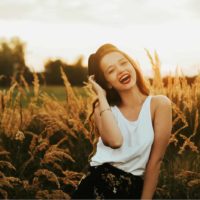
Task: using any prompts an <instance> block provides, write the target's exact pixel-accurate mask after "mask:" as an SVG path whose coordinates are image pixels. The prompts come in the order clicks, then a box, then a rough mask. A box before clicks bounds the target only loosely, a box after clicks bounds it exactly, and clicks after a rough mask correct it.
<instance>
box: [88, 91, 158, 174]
mask: <svg viewBox="0 0 200 200" xmlns="http://www.w3.org/2000/svg"><path fill="white" fill-rule="evenodd" d="M151 97H152V96H150V95H149V96H148V97H147V98H146V99H145V101H144V103H143V105H142V108H141V110H140V113H139V116H138V119H137V120H136V121H129V120H128V119H126V118H125V116H124V115H123V114H122V112H121V111H120V110H119V108H118V107H117V106H111V111H112V113H113V114H114V117H115V119H116V121H117V124H118V126H119V129H120V131H121V133H122V135H123V144H122V146H121V147H120V148H118V149H112V148H111V147H108V146H105V145H104V144H103V142H102V140H101V137H99V140H98V143H97V150H96V153H95V155H93V157H92V158H91V160H90V166H97V165H101V164H103V163H105V162H108V163H110V164H111V165H113V166H115V167H117V168H119V169H122V170H124V171H126V172H130V173H132V174H133V175H139V176H140V175H144V171H145V168H146V164H147V161H148V159H149V155H150V151H151V146H152V143H153V140H154V130H153V126H152V120H151V111H150V102H151Z"/></svg>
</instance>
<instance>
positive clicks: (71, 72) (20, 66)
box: [0, 37, 195, 87]
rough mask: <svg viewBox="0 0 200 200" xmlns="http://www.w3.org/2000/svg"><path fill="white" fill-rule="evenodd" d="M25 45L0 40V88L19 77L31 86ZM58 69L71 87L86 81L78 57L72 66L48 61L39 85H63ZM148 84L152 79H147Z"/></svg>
mask: <svg viewBox="0 0 200 200" xmlns="http://www.w3.org/2000/svg"><path fill="white" fill-rule="evenodd" d="M25 47H26V44H25V43H24V42H23V41H21V39H20V38H18V37H13V38H11V39H10V40H6V39H3V38H2V39H0V86H1V87H6V86H10V85H11V84H12V83H13V82H14V81H17V82H18V83H19V84H20V83H21V81H22V79H21V77H22V76H23V78H25V80H26V81H27V82H28V83H29V84H30V85H31V84H32V81H33V73H32V72H31V71H30V68H29V66H27V64H26V62H25ZM60 67H62V68H63V70H64V72H65V73H66V75H67V77H68V80H69V82H70V83H71V85H72V86H82V85H83V83H84V82H86V81H87V76H88V72H87V67H85V66H84V65H83V57H82V56H80V57H79V58H78V59H77V60H76V61H75V62H74V63H73V64H68V63H66V62H65V61H63V60H61V59H57V60H54V59H48V60H47V61H46V62H45V64H44V72H40V73H39V72H37V75H38V78H39V81H40V84H46V85H63V80H62V78H61V74H60ZM186 79H187V82H188V83H189V84H192V83H193V81H194V79H195V76H194V77H186ZM149 80H150V83H152V79H151V78H149ZM162 80H163V83H164V85H167V84H168V77H167V76H166V77H163V79H162Z"/></svg>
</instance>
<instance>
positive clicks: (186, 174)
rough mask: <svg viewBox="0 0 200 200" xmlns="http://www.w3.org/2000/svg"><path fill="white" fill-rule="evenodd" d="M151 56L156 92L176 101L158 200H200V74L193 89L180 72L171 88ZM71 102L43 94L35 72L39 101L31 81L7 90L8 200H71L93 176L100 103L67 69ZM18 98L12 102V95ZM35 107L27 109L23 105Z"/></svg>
mask: <svg viewBox="0 0 200 200" xmlns="http://www.w3.org/2000/svg"><path fill="white" fill-rule="evenodd" d="M146 52H147V55H148V57H149V59H150V62H151V64H152V70H153V71H154V79H153V82H152V84H151V85H150V86H151V93H152V94H164V95H166V96H168V97H169V98H170V99H171V100H172V102H173V105H172V106H173V107H172V108H173V130H172V135H171V139H170V143H169V148H168V150H167V153H166V156H165V159H164V161H163V165H162V168H161V176H160V180H159V185H158V188H157V192H156V197H158V198H198V197H199V198H200V194H199V193H198V192H197V188H198V187H199V185H200V181H199V180H200V177H199V171H200V170H199V166H200V157H199V156H198V154H199V147H200V142H199V141H200V136H199V133H200V127H199V123H200V118H199V112H200V90H199V88H200V74H199V75H198V76H197V77H196V79H195V81H194V83H193V84H192V85H189V84H188V83H187V80H186V78H185V77H183V78H181V77H180V74H178V72H177V74H176V77H175V78H174V79H173V78H172V77H170V76H169V77H168V84H167V86H164V84H163V80H162V77H161V74H160V68H161V65H160V61H159V57H158V55H157V53H155V55H154V57H152V56H151V54H150V53H149V52H148V51H146ZM61 76H62V78H63V82H64V86H65V92H66V101H65V102H60V101H58V100H57V99H56V98H54V97H50V96H49V95H47V94H46V93H45V92H42V91H41V90H40V85H39V80H38V77H37V75H36V74H34V81H33V85H34V95H33V97H30V98H28V96H27V93H29V92H30V87H29V85H28V84H27V82H26V80H25V79H24V77H21V85H20V84H19V83H17V82H14V83H13V85H12V86H11V87H10V88H9V90H2V91H0V159H1V160H0V179H1V181H0V186H1V189H0V196H1V198H5V199H6V198H22V199H23V198H27V199H30V198H52V199H54V198H62V199H68V198H70V193H71V192H72V191H73V190H74V189H75V188H76V186H77V184H78V182H79V180H80V179H81V177H82V176H83V175H84V173H85V172H86V171H87V166H88V155H89V154H90V153H91V151H92V145H91V138H90V130H91V127H90V125H89V123H88V115H89V113H90V112H91V107H90V105H91V102H92V101H93V100H94V99H95V95H94V93H93V92H92V91H91V87H90V85H86V86H85V87H83V88H82V90H84V92H85V93H87V94H88V95H87V97H85V98H83V97H81V96H80V95H77V93H76V92H75V91H74V90H73V89H72V87H71V85H70V83H69V81H68V79H67V77H66V75H65V73H64V71H63V70H62V68H61ZM14 91H15V93H16V95H15V98H14V99H13V93H14ZM23 100H26V101H28V104H27V105H26V106H25V107H23V106H22V101H23Z"/></svg>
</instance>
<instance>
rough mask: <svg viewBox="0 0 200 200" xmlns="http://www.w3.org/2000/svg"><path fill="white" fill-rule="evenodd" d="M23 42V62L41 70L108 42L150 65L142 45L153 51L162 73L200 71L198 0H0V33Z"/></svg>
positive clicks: (146, 70)
mask: <svg viewBox="0 0 200 200" xmlns="http://www.w3.org/2000/svg"><path fill="white" fill-rule="evenodd" d="M13 36H18V37H20V38H21V40H22V41H24V42H25V43H26V62H27V65H28V66H30V68H31V69H32V70H35V71H42V70H43V69H44V68H43V66H44V63H45V61H46V60H47V59H48V58H55V59H56V58H61V59H63V60H64V61H66V62H67V63H73V62H74V61H75V60H76V59H77V58H78V57H79V56H80V55H83V56H84V64H85V65H87V60H88V57H89V55H90V54H91V53H93V52H95V51H96V50H97V48H98V47H99V46H101V45H102V44H104V43H112V44H114V45H116V46H117V47H118V48H120V49H121V50H122V51H124V52H126V53H127V54H128V55H130V56H131V57H132V58H134V59H135V60H136V61H137V62H138V63H139V64H140V67H141V69H142V71H143V72H144V74H146V75H149V76H151V75H152V70H151V65H150V62H149V59H148V57H147V55H146V52H145V49H148V50H149V51H150V53H151V54H152V55H153V53H154V51H156V52H157V53H158V55H159V58H160V61H161V73H162V75H166V74H169V73H172V74H173V73H174V72H175V70H176V68H177V67H178V68H181V69H182V71H183V73H184V74H185V75H188V76H192V75H195V74H196V73H198V72H199V71H200V39H199V37H200V0H176V1H174V0H17V1H16V0H0V38H6V39H8V40H9V39H10V38H11V37H13Z"/></svg>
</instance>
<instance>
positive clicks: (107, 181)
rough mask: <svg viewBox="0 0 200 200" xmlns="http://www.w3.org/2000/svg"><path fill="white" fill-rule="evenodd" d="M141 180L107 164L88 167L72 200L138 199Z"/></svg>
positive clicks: (141, 185)
mask: <svg viewBox="0 0 200 200" xmlns="http://www.w3.org/2000/svg"><path fill="white" fill-rule="evenodd" d="M143 183H144V181H143V178H142V177H141V176H135V175H133V174H131V173H128V172H125V171H123V170H121V169H119V168H116V167H114V166H112V165H110V164H109V163H104V164H102V165H99V166H90V167H89V171H88V173H87V174H86V175H85V176H84V177H83V178H82V179H81V181H80V182H79V185H78V188H77V189H76V190H75V191H74V192H73V193H72V195H71V198H72V199H140V197H141V193H142V188H143Z"/></svg>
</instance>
